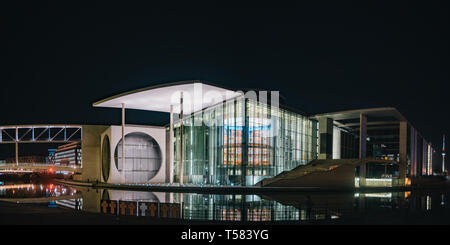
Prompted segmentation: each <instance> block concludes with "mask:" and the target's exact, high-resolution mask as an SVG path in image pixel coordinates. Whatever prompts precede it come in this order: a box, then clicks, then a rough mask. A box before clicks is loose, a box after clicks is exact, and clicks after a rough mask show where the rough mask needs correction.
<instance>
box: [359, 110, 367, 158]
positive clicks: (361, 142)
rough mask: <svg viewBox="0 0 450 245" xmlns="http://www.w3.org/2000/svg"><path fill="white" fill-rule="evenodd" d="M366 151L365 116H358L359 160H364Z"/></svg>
mask: <svg viewBox="0 0 450 245" xmlns="http://www.w3.org/2000/svg"><path fill="white" fill-rule="evenodd" d="M366 150H367V116H366V115H364V114H362V113H361V114H360V115H359V159H365V158H366Z"/></svg>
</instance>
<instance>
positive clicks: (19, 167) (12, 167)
mask: <svg viewBox="0 0 450 245" xmlns="http://www.w3.org/2000/svg"><path fill="white" fill-rule="evenodd" d="M57 171H67V172H70V173H81V166H77V165H53V164H45V163H18V164H16V163H6V164H5V163H3V164H0V173H33V172H39V173H42V172H47V173H55V172H57Z"/></svg>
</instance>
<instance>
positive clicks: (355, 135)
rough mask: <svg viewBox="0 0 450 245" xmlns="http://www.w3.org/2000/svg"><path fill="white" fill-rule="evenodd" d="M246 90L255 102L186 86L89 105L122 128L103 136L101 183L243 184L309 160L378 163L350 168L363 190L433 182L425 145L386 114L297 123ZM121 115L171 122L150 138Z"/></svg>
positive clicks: (301, 116) (301, 118)
mask: <svg viewBox="0 0 450 245" xmlns="http://www.w3.org/2000/svg"><path fill="white" fill-rule="evenodd" d="M249 92H254V95H255V96H251V94H249V93H244V92H241V91H235V90H230V89H226V88H222V87H218V86H214V85H211V84H208V83H205V82H203V81H196V80H195V81H183V82H177V83H170V84H161V85H157V86H152V87H148V88H143V89H138V90H134V91H130V92H125V93H123V94H119V95H116V96H113V97H110V98H107V99H104V100H102V101H99V102H96V103H94V106H96V107H109V108H121V109H122V125H121V127H120V129H119V127H117V128H115V129H114V130H112V131H111V130H110V131H111V132H110V135H109V138H110V139H111V144H110V145H109V144H108V145H107V148H108V147H109V148H110V150H109V151H104V152H106V153H108V154H106V155H109V158H108V159H107V158H106V157H103V158H104V159H102V162H103V163H104V165H105V166H106V165H107V166H110V168H107V167H103V168H102V169H105V171H106V170H109V169H111V172H112V173H114V174H111V176H112V178H107V177H108V176H109V173H107V172H106V173H103V181H105V182H106V181H109V182H120V183H128V182H132V183H135V182H136V183H149V182H153V183H162V182H164V183H180V184H181V185H183V184H193V185H226V186H252V185H255V184H257V183H259V182H260V181H261V180H263V179H265V178H271V177H274V176H277V175H279V174H280V173H282V172H284V171H290V170H292V169H294V168H296V167H298V166H301V165H306V164H308V163H310V162H311V161H313V160H315V159H319V160H338V159H358V160H361V161H366V160H367V159H375V160H381V161H386V162H382V164H381V165H380V164H378V165H377V164H371V163H370V164H369V163H365V164H362V165H361V166H360V168H358V170H357V173H356V174H355V177H358V178H360V179H361V183H360V184H361V185H362V186H363V185H365V182H370V180H371V179H374V178H375V179H380V178H381V179H383V181H384V180H385V179H389V181H391V179H395V180H396V181H397V182H398V183H408V181H409V179H408V178H411V177H418V176H422V175H431V174H432V170H433V169H432V154H433V149H432V145H431V143H429V142H428V141H426V140H425V139H424V137H422V136H421V135H420V134H419V133H418V132H417V130H416V129H415V128H414V127H413V126H412V125H411V124H410V123H409V122H408V121H407V120H406V118H405V117H403V115H401V113H400V112H399V111H397V110H396V109H395V108H392V107H383V108H370V109H358V110H348V111H339V112H330V113H324V114H316V115H306V114H305V113H302V112H298V111H296V110H293V109H289V108H287V107H284V106H278V105H279V104H278V103H273V101H270V102H268V100H267V98H264V97H265V96H264V92H266V93H267V91H262V92H263V93H259V92H258V91H256V92H255V91H249ZM256 94H258V95H260V97H258V96H256ZM271 94H272V93H271ZM275 98H278V97H277V96H275ZM275 100H276V99H275ZM277 102H278V101H277ZM125 109H136V110H145V111H159V112H165V113H169V115H170V122H169V124H168V125H166V126H165V127H159V128H158V129H155V130H153V131H146V130H147V129H145V126H142V125H141V126H139V125H134V127H131V125H126V123H125ZM105 132H106V131H105ZM108 132H109V131H108ZM131 133H134V134H139V135H140V137H141V138H143V139H144V138H146V139H147V138H148V139H152V138H154V139H155V140H148V142H147V141H145V142H147V143H145V144H144V143H142V142H144V141H142V140H139V141H136V140H133V139H132V138H130V136H131V135H129V134H131ZM141 133H142V134H141ZM164 134H165V136H164ZM141 141H142V142H141ZM105 142H106V141H105ZM121 142H125V144H122V143H121ZM104 144H106V143H104V142H103V143H100V145H102V146H103V145H104ZM155 149H161V152H159V151H157V154H156V153H155V152H156V151H155ZM122 156H124V157H122ZM111 159H114V161H112V160H111ZM103 160H105V161H103ZM111 162H114V163H115V164H112V163H111ZM154 162H156V163H158V164H154ZM379 162H380V161H378V163H379ZM388 163H389V164H391V165H392V166H391V165H389V166H388V165H387V164H388ZM372 165H373V166H372ZM102 171H103V172H105V171H104V170H102ZM140 171H150V172H151V174H149V173H150V172H149V173H146V174H144V173H140ZM355 171H356V170H355ZM353 172H354V171H352V173H353ZM98 175H99V176H100V174H98ZM138 175H142V176H143V177H142V178H141V177H137V176H138ZM144 175H145V176H144ZM96 178H98V177H96Z"/></svg>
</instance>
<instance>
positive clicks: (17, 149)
mask: <svg viewBox="0 0 450 245" xmlns="http://www.w3.org/2000/svg"><path fill="white" fill-rule="evenodd" d="M16 165H17V166H19V128H18V127H17V126H16Z"/></svg>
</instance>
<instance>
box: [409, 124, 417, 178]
mask: <svg viewBox="0 0 450 245" xmlns="http://www.w3.org/2000/svg"><path fill="white" fill-rule="evenodd" d="M410 128H411V136H410V137H411V140H410V147H409V149H410V159H411V169H410V176H411V177H416V176H417V131H416V129H415V128H414V127H412V126H410Z"/></svg>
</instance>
